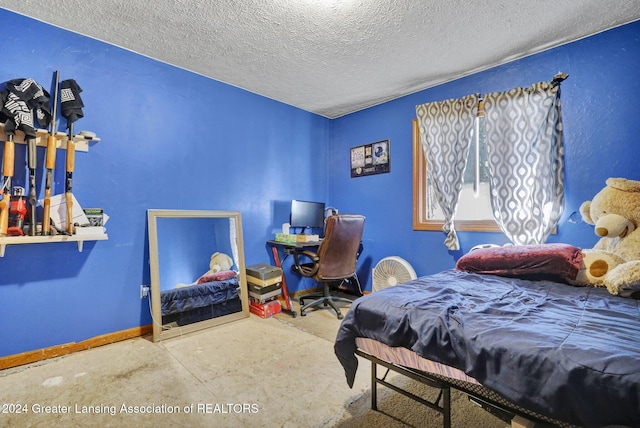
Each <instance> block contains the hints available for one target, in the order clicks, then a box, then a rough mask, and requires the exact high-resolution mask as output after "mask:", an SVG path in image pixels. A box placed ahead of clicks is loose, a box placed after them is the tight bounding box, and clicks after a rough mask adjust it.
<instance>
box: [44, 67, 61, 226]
mask: <svg viewBox="0 0 640 428" xmlns="http://www.w3.org/2000/svg"><path fill="white" fill-rule="evenodd" d="M54 76H55V77H54V79H55V89H54V92H53V108H52V109H51V124H50V129H49V136H48V138H47V154H46V158H45V167H46V168H47V177H46V179H45V186H44V203H43V216H42V234H43V235H50V234H51V186H52V181H53V169H54V168H55V166H56V115H57V114H58V86H59V80H60V72H59V71H58V70H56V72H55V74H54Z"/></svg>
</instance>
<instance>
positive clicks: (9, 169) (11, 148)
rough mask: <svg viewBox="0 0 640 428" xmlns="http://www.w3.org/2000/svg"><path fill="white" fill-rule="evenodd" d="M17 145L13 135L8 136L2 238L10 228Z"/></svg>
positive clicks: (0, 211) (1, 207)
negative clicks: (12, 181)
mask: <svg viewBox="0 0 640 428" xmlns="http://www.w3.org/2000/svg"><path fill="white" fill-rule="evenodd" d="M14 158H15V144H14V142H13V134H12V133H11V134H7V141H5V143H4V162H3V165H2V175H3V176H4V193H3V195H2V200H1V201H0V236H7V229H8V227H9V210H10V209H11V179H12V178H13V172H14V169H13V168H14V160H15V159H14Z"/></svg>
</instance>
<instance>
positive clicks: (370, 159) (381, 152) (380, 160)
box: [351, 140, 391, 178]
mask: <svg viewBox="0 0 640 428" xmlns="http://www.w3.org/2000/svg"><path fill="white" fill-rule="evenodd" d="M390 171H391V158H390V155H389V140H381V141H376V142H375V143H370V144H364V145H362V146H357V147H352V148H351V177H352V178H353V177H363V176H365V175H373V174H383V173H385V172H390Z"/></svg>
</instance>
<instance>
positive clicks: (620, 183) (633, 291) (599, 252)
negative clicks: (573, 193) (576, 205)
mask: <svg viewBox="0 0 640 428" xmlns="http://www.w3.org/2000/svg"><path fill="white" fill-rule="evenodd" d="M606 184H607V185H606V187H605V188H603V189H602V190H600V192H598V193H597V194H596V195H595V196H594V198H593V200H591V201H586V202H584V203H583V204H582V205H581V206H580V214H581V215H582V218H583V219H584V221H585V222H587V223H588V224H591V225H594V226H595V230H594V231H595V233H596V235H598V236H600V240H599V241H598V242H597V243H596V244H595V245H594V247H593V248H592V249H583V250H582V252H583V268H582V269H581V270H580V272H579V273H578V276H577V278H576V279H575V281H574V284H575V285H591V286H604V287H606V288H607V290H609V292H610V293H611V294H614V295H620V296H623V297H633V298H640V229H638V227H639V226H640V181H635V180H628V179H625V178H609V179H608V180H607V181H606Z"/></svg>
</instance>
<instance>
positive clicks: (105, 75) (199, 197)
mask: <svg viewBox="0 0 640 428" xmlns="http://www.w3.org/2000/svg"><path fill="white" fill-rule="evenodd" d="M0 27H2V28H5V29H6V28H12V29H15V31H12V32H11V36H8V35H7V36H4V37H2V38H0V52H1V53H2V61H0V81H2V82H4V81H7V80H10V79H14V78H20V77H32V78H34V79H35V80H36V81H38V82H40V83H41V84H42V85H43V86H45V87H48V88H51V87H52V78H53V72H54V71H55V70H59V71H60V78H61V79H62V80H64V79H68V78H73V79H75V80H76V81H77V82H78V83H79V84H80V86H81V87H82V88H83V90H84V91H83V92H82V94H81V95H82V98H83V101H84V104H85V108H84V118H82V119H80V120H79V121H78V122H77V123H76V125H75V130H76V131H80V130H83V129H86V130H91V131H94V132H96V133H97V135H98V136H99V137H100V138H101V140H102V141H101V142H99V143H97V144H95V145H93V146H91V148H90V150H89V152H88V153H77V154H76V168H75V173H74V187H73V190H74V195H75V196H76V197H77V199H78V201H79V202H80V203H81V204H82V205H83V206H85V207H89V206H91V207H103V208H104V210H105V212H106V213H107V214H108V215H109V216H110V220H109V222H108V223H107V231H108V234H109V240H108V241H99V242H86V243H85V244H84V250H83V252H81V253H79V252H78V250H77V247H76V245H75V244H71V243H58V244H46V245H45V244H34V245H13V246H9V247H7V249H6V254H5V257H4V258H0V267H2V268H1V269H0V272H2V274H0V302H1V306H2V310H1V311H0V324H1V325H3V326H4V328H3V333H2V335H1V336H0V356H4V355H9V354H15V353H20V352H25V351H29V350H34V349H40V348H45V347H48V346H53V345H59V344H64V343H69V342H76V341H81V340H84V339H87V338H91V337H94V336H97V335H101V334H105V333H110V332H114V331H119V330H124V329H128V328H132V327H136V326H139V325H147V324H151V317H150V314H149V308H148V302H147V300H140V285H141V284H149V283H150V280H149V264H148V240H147V229H146V228H147V223H146V218H147V209H151V208H157V209H211V210H215V209H222V210H238V211H241V213H242V220H243V233H244V245H245V249H246V251H245V259H246V262H247V264H248V265H251V264H255V263H269V262H270V261H271V259H270V252H268V251H267V248H266V246H265V240H266V239H267V237H271V236H273V235H272V233H273V231H274V230H275V229H274V228H278V227H280V226H281V225H282V223H284V222H285V221H287V217H288V213H289V206H288V204H289V203H290V200H291V199H294V198H298V199H310V200H327V199H328V182H327V171H326V167H325V166H326V165H327V164H328V159H329V158H328V138H329V125H330V121H329V120H328V119H326V118H323V117H320V116H317V115H314V114H311V113H308V112H305V111H303V110H300V109H297V108H294V107H291V106H288V105H285V104H282V103H278V102H276V101H273V100H270V99H267V98H265V97H261V96H258V95H255V94H252V93H250V92H247V91H243V90H241V89H238V88H236V87H232V86H230V85H226V84H223V83H220V82H216V81H213V80H211V79H207V78H204V77H202V76H199V75H196V74H193V73H189V72H186V71H184V70H182V69H178V68H176V67H172V66H169V65H167V64H164V63H161V62H157V61H153V60H151V59H149V58H146V57H143V56H140V55H136V54H134V53H131V52H129V51H126V50H124V49H120V48H117V47H114V46H111V45H108V44H105V43H102V42H99V41H96V40H93V39H90V38H87V37H83V36H80V35H77V34H75V33H71V32H67V31H64V30H61V29H59V28H56V27H53V26H49V25H46V24H43V23H41V22H39V21H36V20H32V19H28V18H25V17H22V16H20V15H16V14H13V13H10V12H7V11H5V10H0ZM59 125H60V126H59V128H58V129H59V130H64V128H65V127H66V123H65V122H64V120H61V121H60V124H59ZM0 144H2V143H0ZM0 150H1V149H0ZM0 153H1V152H0ZM16 156H17V159H23V158H24V150H20V151H19V153H17V154H16ZM19 156H21V157H19ZM64 158H65V156H64V151H62V150H60V151H58V155H57V161H58V162H57V167H56V172H55V183H54V187H53V193H54V194H58V193H63V192H64ZM43 161H44V149H40V150H39V153H38V162H39V166H41V165H43ZM18 162H19V161H18ZM43 170H44V168H43V167H39V168H38V188H39V189H42V188H43V185H44V177H43ZM16 175H22V178H19V177H16V184H17V182H19V180H22V182H23V183H24V172H23V168H20V167H16ZM40 193H41V194H42V193H43V192H42V191H41V192H40ZM205 263H208V262H207V261H206V260H205ZM203 273H204V272H203ZM294 285H295V284H294Z"/></svg>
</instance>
